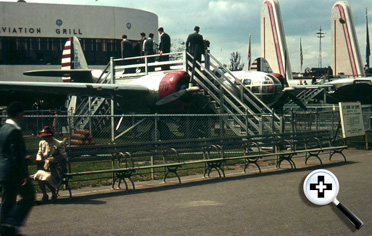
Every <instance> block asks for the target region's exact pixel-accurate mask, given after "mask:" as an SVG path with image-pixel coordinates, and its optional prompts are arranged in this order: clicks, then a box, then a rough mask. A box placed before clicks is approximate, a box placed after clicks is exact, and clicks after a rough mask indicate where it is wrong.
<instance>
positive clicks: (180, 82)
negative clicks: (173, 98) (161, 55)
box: [158, 71, 190, 99]
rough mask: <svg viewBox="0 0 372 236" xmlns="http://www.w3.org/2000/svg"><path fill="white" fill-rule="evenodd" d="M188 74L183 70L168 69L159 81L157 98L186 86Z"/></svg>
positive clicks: (188, 79)
mask: <svg viewBox="0 0 372 236" xmlns="http://www.w3.org/2000/svg"><path fill="white" fill-rule="evenodd" d="M189 81H190V75H189V74H187V73H186V72H185V71H169V72H166V73H165V76H164V77H163V78H162V79H161V81H160V83H159V89H158V95H159V99H162V98H164V97H166V96H169V95H171V94H174V93H176V92H178V91H181V90H184V89H186V88H187V87H188V83H189Z"/></svg>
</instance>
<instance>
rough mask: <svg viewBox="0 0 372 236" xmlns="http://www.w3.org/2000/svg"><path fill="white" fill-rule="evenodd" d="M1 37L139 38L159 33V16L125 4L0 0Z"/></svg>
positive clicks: (156, 35)
mask: <svg viewBox="0 0 372 236" xmlns="http://www.w3.org/2000/svg"><path fill="white" fill-rule="evenodd" d="M0 12H1V14H0V37H56V38H61V37H66V38H67V37H70V36H77V37H80V38H95V39H96V38H99V39H121V36H122V35H123V34H126V35H128V38H129V39H132V40H136V39H139V34H140V33H141V32H145V33H146V35H148V34H149V33H153V34H154V36H155V40H157V37H158V34H157V29H158V16H157V15H156V14H154V13H151V12H148V11H143V10H138V9H133V8H124V7H109V6H87V5H66V4H44V3H24V2H0Z"/></svg>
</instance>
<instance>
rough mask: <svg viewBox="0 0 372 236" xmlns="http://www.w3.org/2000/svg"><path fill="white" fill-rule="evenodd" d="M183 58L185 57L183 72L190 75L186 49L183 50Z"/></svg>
mask: <svg viewBox="0 0 372 236" xmlns="http://www.w3.org/2000/svg"><path fill="white" fill-rule="evenodd" d="M182 57H183V62H182V66H183V70H184V71H186V72H187V73H189V71H188V68H187V51H186V49H185V50H183V53H182Z"/></svg>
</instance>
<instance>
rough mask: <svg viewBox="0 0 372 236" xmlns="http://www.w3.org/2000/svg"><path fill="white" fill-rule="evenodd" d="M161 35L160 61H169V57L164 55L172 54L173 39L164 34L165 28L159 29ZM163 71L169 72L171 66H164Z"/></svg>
mask: <svg viewBox="0 0 372 236" xmlns="http://www.w3.org/2000/svg"><path fill="white" fill-rule="evenodd" d="M158 31H159V34H160V45H159V51H160V57H159V61H169V55H164V56H163V53H170V47H171V39H170V37H169V35H168V34H167V33H165V32H164V28H163V27H160V28H159V29H158ZM161 69H162V70H169V66H162V67H161Z"/></svg>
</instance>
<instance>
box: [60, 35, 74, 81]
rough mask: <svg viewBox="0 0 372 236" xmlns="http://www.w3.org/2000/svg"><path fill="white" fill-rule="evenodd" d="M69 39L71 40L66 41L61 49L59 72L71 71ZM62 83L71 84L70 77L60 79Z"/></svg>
mask: <svg viewBox="0 0 372 236" xmlns="http://www.w3.org/2000/svg"><path fill="white" fill-rule="evenodd" d="M71 39H72V38H69V39H68V40H67V42H66V43H65V47H64V48H63V52H62V63H61V64H62V67H61V70H71V69H73V68H72V67H71V56H72V50H71ZM62 81H63V82H71V77H62Z"/></svg>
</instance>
